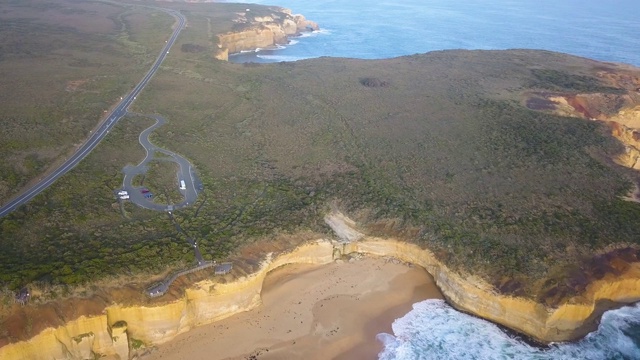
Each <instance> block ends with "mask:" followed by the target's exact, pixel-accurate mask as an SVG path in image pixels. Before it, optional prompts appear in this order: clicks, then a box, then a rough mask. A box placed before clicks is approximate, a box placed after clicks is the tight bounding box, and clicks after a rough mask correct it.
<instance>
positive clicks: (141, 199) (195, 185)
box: [122, 115, 202, 211]
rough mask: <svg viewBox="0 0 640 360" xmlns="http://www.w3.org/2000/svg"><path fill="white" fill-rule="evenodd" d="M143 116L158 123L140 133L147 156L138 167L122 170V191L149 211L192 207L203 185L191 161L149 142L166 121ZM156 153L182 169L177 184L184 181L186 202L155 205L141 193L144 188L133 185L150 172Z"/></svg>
mask: <svg viewBox="0 0 640 360" xmlns="http://www.w3.org/2000/svg"><path fill="white" fill-rule="evenodd" d="M142 116H147V117H151V118H154V119H156V123H155V124H153V125H151V126H150V127H148V128H146V129H145V130H144V131H143V132H141V133H140V136H139V137H138V141H139V142H140V145H142V146H143V147H144V149H145V150H146V152H147V155H146V156H145V158H144V159H143V160H142V161H141V162H140V163H139V164H138V165H136V166H132V165H127V166H125V167H124V168H123V169H122V172H123V173H124V180H123V182H122V190H126V191H127V192H128V193H129V201H131V202H132V203H134V204H136V205H138V206H140V207H143V208H145V209H149V210H156V211H172V210H178V209H181V208H184V207H186V206H189V205H190V204H191V205H192V204H194V203H195V201H196V199H197V198H198V189H202V183H201V182H200V180H198V178H197V176H196V175H195V173H194V171H193V166H192V165H191V164H190V163H189V161H187V159H185V158H183V157H182V156H180V155H178V154H176V153H174V152H171V151H169V150H165V149H162V148H159V147H157V146H155V145H153V144H152V143H151V141H149V135H150V134H151V133H152V132H153V131H154V130H155V129H157V128H159V127H160V126H162V125H163V124H164V123H165V119H164V118H163V117H162V116H160V115H142ZM156 152H159V153H162V154H165V155H167V156H169V158H168V159H162V160H168V161H173V162H175V163H177V164H178V166H179V167H180V170H179V171H178V179H177V180H178V181H177V182H176V186H178V185H177V183H179V182H180V180H184V182H185V185H186V189H184V190H180V192H182V195H183V196H184V200H183V201H182V202H180V203H178V204H175V205H170V204H167V205H162V204H157V203H154V202H153V201H152V200H151V199H148V198H146V197H145V196H144V194H143V193H142V192H141V190H142V189H143V188H144V187H135V186H133V184H132V181H133V178H134V177H135V176H136V175H142V174H144V173H146V172H147V170H148V169H147V164H148V163H149V162H151V161H152V160H154V156H155V153H156Z"/></svg>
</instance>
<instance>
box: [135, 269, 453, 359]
mask: <svg viewBox="0 0 640 360" xmlns="http://www.w3.org/2000/svg"><path fill="white" fill-rule="evenodd" d="M433 298H442V295H441V294H440V292H439V291H438V289H437V288H436V286H435V284H434V282H433V279H432V278H431V276H430V275H429V274H428V273H427V272H426V271H425V270H424V269H422V268H420V267H415V266H411V267H410V266H408V265H405V264H401V263H399V262H397V261H395V260H394V261H389V259H382V258H370V257H365V258H362V259H360V260H356V261H352V262H335V263H331V264H329V265H321V266H318V265H287V266H284V267H282V268H279V269H276V270H274V271H272V272H271V273H270V274H269V275H268V276H267V278H266V280H265V284H264V287H263V291H262V301H263V304H262V305H261V306H259V307H258V308H256V309H254V310H251V311H248V312H244V313H240V314H236V315H234V316H232V317H229V318H227V319H224V320H221V321H218V322H215V323H212V324H209V325H204V326H201V327H198V328H196V329H193V330H191V331H189V332H187V333H185V334H182V335H180V336H178V337H177V338H175V339H174V340H172V341H170V342H168V343H166V344H163V345H161V346H159V348H158V349H157V350H156V351H154V352H153V353H152V354H150V355H148V356H145V357H143V359H144V360H157V359H162V360H178V359H188V360H200V359H202V360H205V359H206V360H213V359H260V360H267V359H375V358H377V354H378V353H379V352H380V351H381V350H382V344H380V343H379V342H378V341H377V340H376V335H377V334H378V333H381V332H387V333H391V324H392V323H393V320H395V319H396V318H398V317H401V316H403V315H405V314H406V313H407V312H409V311H410V310H411V305H412V304H413V303H415V302H418V301H421V300H425V299H433Z"/></svg>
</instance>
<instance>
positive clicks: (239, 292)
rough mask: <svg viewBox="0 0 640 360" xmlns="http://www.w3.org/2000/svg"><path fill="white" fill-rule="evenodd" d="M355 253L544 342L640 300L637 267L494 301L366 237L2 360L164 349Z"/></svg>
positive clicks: (94, 322) (12, 349)
mask: <svg viewBox="0 0 640 360" xmlns="http://www.w3.org/2000/svg"><path fill="white" fill-rule="evenodd" d="M353 252H358V253H364V254H370V255H377V256H391V257H395V258H398V259H400V260H403V261H406V262H410V263H413V264H416V265H419V266H422V267H424V268H425V269H426V270H427V271H428V272H429V273H430V274H432V276H433V277H434V279H435V281H436V284H437V285H438V287H439V288H440V289H441V291H442V293H443V294H444V295H445V297H446V298H447V299H448V301H449V302H450V303H451V304H452V305H453V306H455V307H456V308H458V309H460V310H464V311H467V312H469V313H472V314H474V315H476V316H479V317H482V318H485V319H488V320H491V321H494V322H496V323H500V324H502V325H505V326H507V327H509V328H512V329H515V330H517V331H520V332H522V333H525V334H527V335H529V336H531V337H533V338H536V339H538V340H540V341H543V342H551V341H566V340H572V339H576V338H578V337H581V336H583V335H585V334H586V332H587V331H589V330H591V329H590V326H589V324H590V321H591V320H590V318H591V317H592V316H595V317H596V318H599V316H600V315H601V314H602V312H604V311H605V310H606V308H605V307H602V306H598V304H599V302H601V301H609V302H615V303H631V302H635V301H638V300H640V264H638V263H635V264H633V265H632V266H631V267H630V268H629V269H627V270H626V271H625V272H624V273H623V274H621V275H620V276H617V277H611V278H607V277H605V278H604V279H602V280H598V281H595V282H594V283H592V284H591V285H590V286H589V287H588V288H587V290H586V292H585V293H584V294H581V295H580V297H579V298H576V299H570V301H569V302H568V303H566V304H563V305H561V306H559V307H557V308H547V307H545V306H544V305H542V304H539V303H536V302H534V301H532V300H529V299H524V298H515V297H508V296H504V295H500V294H498V293H496V292H494V291H493V289H492V287H491V286H490V285H488V284H487V283H485V282H484V281H482V280H481V279H478V278H475V277H473V276H468V275H460V274H456V273H453V272H451V271H450V270H449V269H448V268H447V267H446V266H444V265H443V264H442V263H440V262H439V261H438V260H437V259H436V258H435V256H434V255H433V254H432V253H431V252H430V251H429V250H425V249H422V248H420V247H419V246H417V245H415V244H410V243H407V242H402V241H396V240H390V239H380V238H372V237H364V238H363V239H362V240H360V241H355V242H351V243H336V242H332V241H329V240H317V241H313V242H309V243H307V244H304V245H301V246H299V247H297V248H295V249H293V250H292V251H290V252H287V253H283V254H280V255H278V256H276V257H273V256H272V254H268V255H267V256H266V258H265V260H264V261H263V263H262V266H261V267H260V269H259V270H258V271H257V272H255V273H253V274H251V275H248V276H245V277H242V278H239V279H237V280H236V281H233V282H230V283H226V284H222V283H216V282H214V281H211V280H205V281H200V282H197V283H195V284H194V285H193V286H191V288H189V289H187V290H186V291H185V295H184V297H183V298H182V299H180V300H177V301H174V302H171V303H167V304H163V305H158V306H129V307H123V306H120V305H112V306H109V307H108V308H106V310H105V312H106V314H105V315H102V316H97V317H91V318H85V317H81V318H79V319H77V320H74V321H70V322H68V323H67V324H66V325H65V326H62V327H59V328H56V329H51V328H50V329H46V330H45V331H43V332H41V333H40V334H38V335H37V336H35V337H34V338H32V339H31V340H29V341H24V342H20V343H15V344H10V345H7V346H4V347H2V348H0V359H3V360H5V359H6V360H12V359H16V360H17V359H25V358H28V359H36V360H39V359H84V358H87V356H89V357H92V356H95V354H100V355H107V356H109V357H110V358H113V359H128V358H129V356H130V354H131V353H130V351H131V348H132V345H131V344H132V342H133V341H134V339H135V341H143V342H144V343H145V344H147V345H152V344H154V345H157V344H162V343H164V342H167V341H169V340H171V339H172V338H174V337H175V336H176V335H178V334H180V333H183V332H185V331H188V330H189V329H191V328H193V327H195V326H199V325H203V324H208V323H211V322H214V321H217V320H220V319H223V318H225V317H228V316H232V315H234V314H237V313H239V312H243V311H247V310H250V309H252V308H254V307H256V306H258V305H259V304H260V292H261V289H262V284H263V281H264V278H265V277H266V275H267V273H268V272H269V271H271V270H273V269H275V268H278V267H280V266H283V265H287V264H294V263H311V264H327V263H329V262H331V261H333V260H334V258H336V257H340V256H341V255H346V254H349V253H353Z"/></svg>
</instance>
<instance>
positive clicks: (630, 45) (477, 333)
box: [230, 0, 640, 360]
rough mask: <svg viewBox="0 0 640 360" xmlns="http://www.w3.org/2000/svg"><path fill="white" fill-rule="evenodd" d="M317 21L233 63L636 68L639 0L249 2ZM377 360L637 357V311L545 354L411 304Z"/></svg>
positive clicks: (436, 304) (435, 307)
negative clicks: (498, 58) (480, 56)
mask: <svg viewBox="0 0 640 360" xmlns="http://www.w3.org/2000/svg"><path fill="white" fill-rule="evenodd" d="M252 3H259V4H268V5H277V6H282V7H285V8H289V9H292V10H293V12H294V13H300V14H303V15H305V17H307V19H309V20H313V21H316V22H318V24H319V25H320V27H321V30H320V31H317V32H313V33H307V34H304V35H303V36H301V37H298V38H295V39H293V40H292V41H291V43H290V44H288V45H286V46H281V47H279V48H278V49H268V50H267V49H264V50H259V51H252V52H245V53H242V54H237V55H233V56H231V57H230V60H231V61H233V62H261V63H270V62H279V61H297V60H302V59H308V58H317V57H321V56H331V57H349V58H360V59H381V58H390V57H397V56H403V55H411V54H416V53H425V52H429V51H433V50H445V49H514V48H528V49H544V50H552V51H559V52H564V53H569V54H573V55H578V56H583V57H588V58H592V59H596V60H602V61H610V62H620V63H627V64H631V65H635V66H640V17H639V16H640V0H455V1H454V0H404V1H384V0H383V1H374V0H341V1H338V0H258V1H252ZM378 340H380V341H381V342H382V343H383V344H384V350H383V352H382V353H380V355H379V356H380V359H382V360H392V359H393V360H418V359H434V360H436V359H437V360H443V359H456V360H458V359H478V360H485V359H518V360H520V359H522V360H525V359H544V360H547V359H549V360H551V359H567V360H570V359H571V360H574V359H589V360H591V359H592V360H604V359H621V360H622V359H625V360H626V359H640V306H639V305H634V306H628V307H624V308H621V309H618V310H613V311H609V312H607V313H605V314H604V316H603V317H602V319H601V323H600V326H599V328H598V330H596V331H594V332H593V333H591V334H589V335H588V336H587V337H585V338H584V339H582V340H580V341H577V342H573V343H560V344H553V345H551V346H550V347H549V348H545V349H543V348H539V347H535V346H531V345H530V344H529V343H528V342H527V341H523V339H521V338H518V337H516V336H514V335H513V334H509V333H507V332H504V331H502V330H501V328H500V327H498V326H496V325H494V324H493V323H491V322H487V321H484V320H481V319H478V318H476V317H473V316H469V315H467V314H464V313H460V312H458V311H456V310H454V309H453V308H451V307H450V306H449V305H447V304H446V303H445V302H443V301H441V300H427V301H424V302H420V303H417V304H414V307H413V310H412V311H411V312H409V313H408V314H407V315H405V316H404V317H402V318H400V319H397V320H396V321H395V322H394V324H393V334H379V335H378Z"/></svg>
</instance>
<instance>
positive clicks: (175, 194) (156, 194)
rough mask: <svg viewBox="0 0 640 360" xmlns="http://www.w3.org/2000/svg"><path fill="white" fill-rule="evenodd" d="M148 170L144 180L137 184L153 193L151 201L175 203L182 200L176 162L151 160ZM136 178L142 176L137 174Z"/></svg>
mask: <svg viewBox="0 0 640 360" xmlns="http://www.w3.org/2000/svg"><path fill="white" fill-rule="evenodd" d="M147 167H148V169H149V170H148V171H147V173H146V174H145V176H144V179H145V180H144V181H140V182H139V184H136V185H138V186H145V187H146V188H148V189H149V190H150V191H151V193H152V194H153V201H154V202H157V203H159V204H177V203H179V202H181V201H182V200H183V197H182V194H181V193H180V191H178V177H177V172H178V169H179V167H178V164H176V163H175V162H172V161H167V160H162V161H160V160H155V161H151V162H150V163H149V164H148V165H147ZM137 178H142V176H140V175H138V176H137V177H136V179H137Z"/></svg>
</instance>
